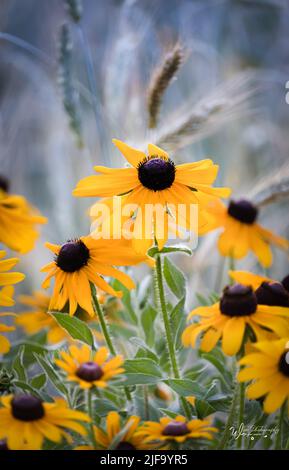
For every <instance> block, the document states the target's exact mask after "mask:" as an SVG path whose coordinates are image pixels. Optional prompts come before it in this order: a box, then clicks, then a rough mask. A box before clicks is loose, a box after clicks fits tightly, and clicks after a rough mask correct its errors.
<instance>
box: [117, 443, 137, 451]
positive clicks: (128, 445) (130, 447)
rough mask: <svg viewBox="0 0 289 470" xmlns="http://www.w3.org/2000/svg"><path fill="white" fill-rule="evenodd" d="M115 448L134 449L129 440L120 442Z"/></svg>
mask: <svg viewBox="0 0 289 470" xmlns="http://www.w3.org/2000/svg"><path fill="white" fill-rule="evenodd" d="M115 450H135V446H133V445H132V444H131V443H130V442H126V441H123V442H120V443H119V444H118V446H117V447H116V448H115Z"/></svg>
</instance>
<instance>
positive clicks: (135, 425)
mask: <svg viewBox="0 0 289 470" xmlns="http://www.w3.org/2000/svg"><path fill="white" fill-rule="evenodd" d="M139 423H140V418H139V417H138V416H130V417H129V418H128V419H127V420H126V421H124V422H122V420H121V417H120V415H119V414H118V413H117V412H116V411H111V412H110V413H108V415H107V418H106V425H105V429H102V428H101V427H96V426H94V437H95V441H96V442H97V444H98V447H99V449H100V450H107V449H111V447H112V446H114V444H115V447H113V448H114V450H146V449H151V448H152V447H151V446H150V445H149V444H146V443H145V442H144V440H143V437H142V435H138V430H139V429H140V427H139ZM124 429H126V432H124V434H122V435H121V439H120V440H118V434H119V433H120V432H121V431H123V430H124ZM77 450H93V449H92V447H90V446H80V447H78V448H77Z"/></svg>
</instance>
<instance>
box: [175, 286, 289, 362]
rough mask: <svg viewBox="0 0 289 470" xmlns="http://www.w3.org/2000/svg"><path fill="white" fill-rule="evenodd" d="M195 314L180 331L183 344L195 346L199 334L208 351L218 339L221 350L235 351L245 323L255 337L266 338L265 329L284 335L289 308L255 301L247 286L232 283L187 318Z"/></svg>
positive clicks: (241, 339) (250, 288)
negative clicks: (191, 321)
mask: <svg viewBox="0 0 289 470" xmlns="http://www.w3.org/2000/svg"><path fill="white" fill-rule="evenodd" d="M195 316H199V317H200V321H199V322H197V323H192V324H191V325H189V326H188V327H187V328H186V329H185V330H184V332H183V336H182V340H183V344H184V345H185V346H190V345H191V346H192V347H194V346H195V342H196V339H197V337H198V336H199V335H202V340H201V343H200V348H201V350H203V351H206V352H208V351H211V349H213V348H214V347H215V346H216V344H217V342H218V341H219V340H220V339H222V349H223V351H224V353H225V354H228V355H229V356H232V355H234V354H237V353H238V352H239V350H240V348H241V346H242V343H243V339H244V335H245V331H246V327H249V328H250V329H251V331H252V332H253V333H254V335H255V337H256V338H257V340H259V341H262V340H263V339H266V334H267V332H268V330H269V331H271V332H273V333H275V334H277V335H278V337H284V336H286V335H288V334H289V331H288V328H289V322H288V317H289V309H288V308H286V307H272V306H267V305H258V302H257V297H256V294H255V293H254V291H253V289H252V287H251V286H245V285H242V284H234V285H233V286H228V287H226V288H225V289H224V291H223V295H222V297H221V299H220V301H219V302H217V303H215V304H214V305H211V306H204V307H198V308H196V309H194V310H193V311H192V312H191V313H190V315H189V319H190V318H192V317H195Z"/></svg>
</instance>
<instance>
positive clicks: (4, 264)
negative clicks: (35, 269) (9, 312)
mask: <svg viewBox="0 0 289 470" xmlns="http://www.w3.org/2000/svg"><path fill="white" fill-rule="evenodd" d="M5 254H6V253H5V251H0V260H2V261H0V287H3V286H5V287H4V288H3V289H1V290H0V305H2V306H4V307H11V306H12V305H14V301H13V298H12V296H13V292H14V291H13V288H11V286H12V285H14V284H18V282H21V281H23V279H24V278H25V275H24V274H22V273H16V272H9V271H10V270H11V269H12V268H14V266H15V265H16V264H17V263H18V261H19V260H18V258H9V259H5V260H3V258H4V256H5Z"/></svg>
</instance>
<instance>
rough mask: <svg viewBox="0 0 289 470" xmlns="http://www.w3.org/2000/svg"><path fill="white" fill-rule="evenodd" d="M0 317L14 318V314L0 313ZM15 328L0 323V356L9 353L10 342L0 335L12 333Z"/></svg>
mask: <svg viewBox="0 0 289 470" xmlns="http://www.w3.org/2000/svg"><path fill="white" fill-rule="evenodd" d="M0 317H1V318H3V317H15V314H14V313H8V312H4V313H0ZM14 330H15V327H14V326H8V325H6V324H4V323H0V354H6V353H8V351H10V341H9V340H8V339H7V338H6V336H3V335H2V334H1V333H10V331H14Z"/></svg>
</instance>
